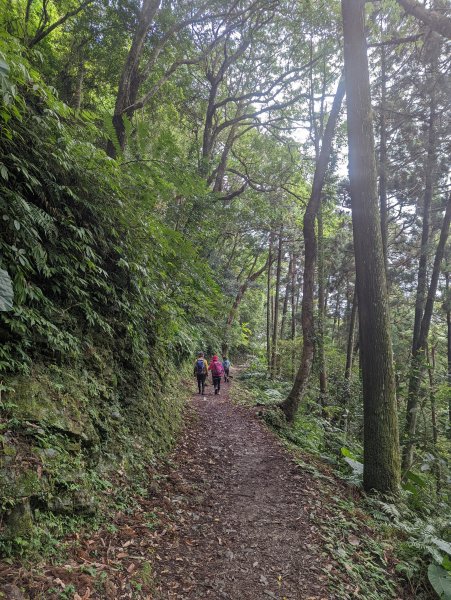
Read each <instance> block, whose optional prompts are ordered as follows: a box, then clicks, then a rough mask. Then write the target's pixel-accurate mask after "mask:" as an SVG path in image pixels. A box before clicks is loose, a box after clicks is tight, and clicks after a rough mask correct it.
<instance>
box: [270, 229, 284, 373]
mask: <svg viewBox="0 0 451 600" xmlns="http://www.w3.org/2000/svg"><path fill="white" fill-rule="evenodd" d="M282 233H283V230H282V228H281V229H280V231H279V244H278V249H277V267H276V293H275V296H274V320H273V332H272V347H271V369H270V371H271V376H272V377H275V375H276V371H277V350H278V335H279V296H280V276H281V272H282V247H283V237H282Z"/></svg>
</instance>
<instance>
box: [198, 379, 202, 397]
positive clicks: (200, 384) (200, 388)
mask: <svg viewBox="0 0 451 600" xmlns="http://www.w3.org/2000/svg"><path fill="white" fill-rule="evenodd" d="M197 387H198V388H199V394H200V393H201V392H202V375H198V376H197Z"/></svg>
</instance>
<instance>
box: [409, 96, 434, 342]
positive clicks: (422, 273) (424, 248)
mask: <svg viewBox="0 0 451 600" xmlns="http://www.w3.org/2000/svg"><path fill="white" fill-rule="evenodd" d="M435 118H436V117H435V94H434V92H433V91H432V96H431V102H430V106H429V123H428V141H427V156H426V163H425V165H424V174H425V186H424V197H423V224H422V231H421V248H420V260H419V263H418V280H417V292H416V297H415V321H414V325H413V339H412V353H413V351H414V350H413V349H414V347H415V346H416V345H417V342H418V336H419V335H420V327H421V319H422V318H423V311H424V304H425V302H426V292H427V262H428V253H429V229H430V225H429V222H430V213H431V202H432V194H433V189H434V169H435V164H436V136H435Z"/></svg>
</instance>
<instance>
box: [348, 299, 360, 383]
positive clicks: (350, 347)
mask: <svg viewBox="0 0 451 600" xmlns="http://www.w3.org/2000/svg"><path fill="white" fill-rule="evenodd" d="M356 316H357V288H354V296H353V298H352V308H351V318H350V320H349V331H348V343H347V346H346V367H345V381H350V380H351V374H352V359H353V356H354V332H355V322H356Z"/></svg>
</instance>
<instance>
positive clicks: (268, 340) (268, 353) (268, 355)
mask: <svg viewBox="0 0 451 600" xmlns="http://www.w3.org/2000/svg"><path fill="white" fill-rule="evenodd" d="M273 235H274V234H273V232H272V231H271V233H270V234H269V255H270V256H271V255H272V251H273ZM271 264H272V263H271V261H269V262H268V269H267V274H266V364H267V365H268V371H269V369H270V365H271V329H272V327H271Z"/></svg>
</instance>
